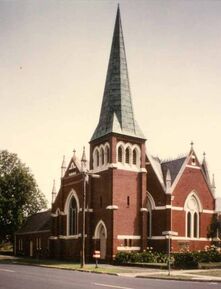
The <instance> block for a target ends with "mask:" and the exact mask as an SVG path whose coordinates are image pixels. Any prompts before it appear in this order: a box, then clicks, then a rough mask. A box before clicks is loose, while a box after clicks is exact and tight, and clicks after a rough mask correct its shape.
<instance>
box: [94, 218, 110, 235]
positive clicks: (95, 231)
mask: <svg viewBox="0 0 221 289" xmlns="http://www.w3.org/2000/svg"><path fill="white" fill-rule="evenodd" d="M100 226H103V227H104V232H105V238H107V227H106V225H105V223H104V221H103V220H100V221H99V222H98V223H97V225H96V228H95V230H94V236H93V239H99V235H98V232H99V227H100Z"/></svg>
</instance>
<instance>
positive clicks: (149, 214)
mask: <svg viewBox="0 0 221 289" xmlns="http://www.w3.org/2000/svg"><path fill="white" fill-rule="evenodd" d="M147 237H148V238H151V237H152V207H151V203H150V201H148V203H147Z"/></svg>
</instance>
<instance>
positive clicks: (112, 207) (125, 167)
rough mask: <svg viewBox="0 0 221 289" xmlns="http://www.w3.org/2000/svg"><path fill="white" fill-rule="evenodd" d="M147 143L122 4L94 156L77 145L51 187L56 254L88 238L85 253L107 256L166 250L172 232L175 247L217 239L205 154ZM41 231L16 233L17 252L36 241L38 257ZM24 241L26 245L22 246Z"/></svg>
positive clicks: (74, 250) (72, 251) (75, 254)
mask: <svg viewBox="0 0 221 289" xmlns="http://www.w3.org/2000/svg"><path fill="white" fill-rule="evenodd" d="M145 142H146V139H145V136H144V135H143V133H142V131H141V129H140V128H139V126H138V124H137V122H136V120H135V117H134V111H133V105H132V99H131V91H130V84H129V77H128V69H127V60H126V53H125V46H124V38H123V30H122V25H121V17H120V10H119V7H118V10H117V16H116V21H115V28H114V34H113V40H112V47H111V53H110V59H109V64H108V71H107V76H106V83H105V88H104V94H103V100H102V106H101V111H100V118H99V122H98V125H97V127H96V129H95V131H94V133H93V135H92V137H91V140H90V157H89V161H88V163H86V162H85V159H86V157H85V151H84V153H83V156H82V159H81V161H80V160H79V159H78V158H77V156H76V154H75V152H74V155H73V157H72V159H71V160H70V162H69V164H68V166H67V167H66V164H65V162H63V164H62V167H61V170H62V175H61V186H60V189H59V191H58V193H56V191H55V189H53V192H52V196H53V203H52V208H51V227H50V234H49V235H47V237H46V238H47V239H48V242H46V243H47V246H48V254H49V256H50V257H53V258H57V259H72V260H74V259H79V258H80V256H81V251H82V237H84V238H85V252H86V257H87V258H91V257H92V255H93V251H94V250H100V253H101V259H105V260H112V259H113V258H114V257H115V255H116V254H117V253H118V252H121V251H125V252H127V251H143V250H145V249H146V248H147V247H148V246H152V247H153V248H154V250H160V251H166V250H167V247H168V239H167V236H166V235H170V236H171V250H172V251H179V250H180V249H183V248H187V247H188V248H189V249H190V250H199V249H203V248H204V247H205V245H209V244H211V241H212V239H210V238H209V236H208V228H209V226H210V224H211V221H212V218H213V216H214V215H215V198H214V191H215V184H214V182H210V178H209V174H208V168H207V164H206V160H205V158H204V160H203V162H202V163H200V162H199V161H198V158H197V156H196V153H195V151H194V149H193V146H191V149H190V152H189V153H188V155H186V156H185V157H182V158H178V159H174V160H169V161H163V160H160V159H159V158H156V157H153V156H151V155H149V153H148V148H147V149H146V146H145ZM85 171H86V172H87V174H86V175H87V176H86V182H85ZM84 197H85V198H84ZM84 226H85V227H84ZM30 230H31V228H30ZM84 231H85V235H83V232H84ZM20 233H21V232H20ZM25 233H26V234H25ZM37 233H38V238H45V236H46V235H45V233H44V232H40V231H39V232H38V231H35V235H33V240H30V238H29V239H28V241H27V236H28V232H23V234H19V232H18V233H17V234H16V252H17V254H18V255H19V254H25V255H30V250H31V249H30V246H31V245H30V244H31V243H30V242H32V251H31V252H32V256H37V252H38V250H37V249H38V248H37V241H36V240H37V239H36V236H37V235H36V234H37ZM47 234H48V231H47ZM24 243H25V244H27V247H26V248H23V247H21V244H24ZM38 243H39V240H38ZM46 243H45V244H46Z"/></svg>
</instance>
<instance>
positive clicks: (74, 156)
mask: <svg viewBox="0 0 221 289" xmlns="http://www.w3.org/2000/svg"><path fill="white" fill-rule="evenodd" d="M73 159H74V160H75V159H76V150H75V149H74V150H73Z"/></svg>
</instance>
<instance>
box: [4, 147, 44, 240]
mask: <svg viewBox="0 0 221 289" xmlns="http://www.w3.org/2000/svg"><path fill="white" fill-rule="evenodd" d="M46 207H47V202H46V198H45V196H44V194H43V193H42V192H41V191H40V190H39V188H38V186H37V183H36V181H35V178H34V176H33V174H32V173H31V172H30V169H29V168H28V167H27V166H26V165H25V164H24V163H22V162H21V160H20V159H19V158H18V156H17V155H16V154H13V153H9V152H8V151H6V150H3V151H0V241H3V240H6V239H7V238H9V240H11V241H12V240H13V234H14V233H15V232H16V231H17V230H18V229H19V227H20V226H21V224H22V223H23V222H24V220H25V219H26V217H28V216H30V215H31V214H34V213H37V212H39V211H40V210H42V209H46Z"/></svg>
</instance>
